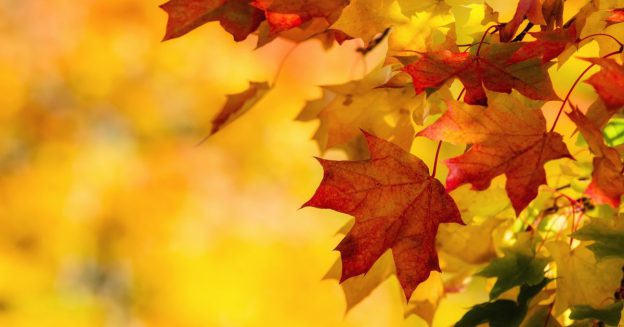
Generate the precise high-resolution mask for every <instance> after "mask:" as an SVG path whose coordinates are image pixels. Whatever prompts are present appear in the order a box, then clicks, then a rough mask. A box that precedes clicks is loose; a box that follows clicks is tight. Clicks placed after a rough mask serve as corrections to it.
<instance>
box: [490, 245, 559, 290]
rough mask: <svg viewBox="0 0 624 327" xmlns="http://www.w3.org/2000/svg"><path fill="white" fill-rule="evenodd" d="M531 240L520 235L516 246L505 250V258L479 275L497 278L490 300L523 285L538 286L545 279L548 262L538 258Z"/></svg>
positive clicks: (493, 263) (496, 260)
mask: <svg viewBox="0 0 624 327" xmlns="http://www.w3.org/2000/svg"><path fill="white" fill-rule="evenodd" d="M532 248H533V247H532V246H531V239H530V238H529V236H528V235H527V234H520V236H519V239H518V241H517V242H516V244H515V246H514V247H512V248H509V249H505V250H504V253H505V256H503V257H501V258H498V259H494V260H493V261H492V262H491V263H490V264H489V265H488V266H487V267H485V269H483V270H482V271H481V272H479V275H481V276H485V277H496V283H495V284H494V286H493V287H492V289H491V290H490V299H496V298H498V297H499V296H500V295H501V294H502V293H503V292H505V291H507V290H509V289H511V288H512V287H514V286H520V285H523V284H527V285H537V284H539V283H540V282H541V281H542V280H543V279H544V268H545V267H546V264H548V260H547V259H546V258H543V257H538V256H536V254H535V252H534V251H533V250H532Z"/></svg>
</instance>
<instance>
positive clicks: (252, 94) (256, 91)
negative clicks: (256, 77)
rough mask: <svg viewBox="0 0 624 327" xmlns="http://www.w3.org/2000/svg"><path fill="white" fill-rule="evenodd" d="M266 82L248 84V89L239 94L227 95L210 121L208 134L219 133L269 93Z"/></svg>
mask: <svg viewBox="0 0 624 327" xmlns="http://www.w3.org/2000/svg"><path fill="white" fill-rule="evenodd" d="M269 89H270V87H269V84H268V83H266V82H261V83H259V82H250V83H249V88H247V89H246V90H245V91H243V92H241V93H236V94H229V95H228V96H227V101H226V102H225V105H224V106H223V108H221V111H219V113H218V114H217V116H216V117H215V118H214V119H213V120H212V129H211V130H210V134H211V135H212V134H214V133H216V132H218V131H220V130H221V129H222V128H223V127H224V126H225V125H227V124H229V123H231V122H233V121H234V120H236V119H237V118H238V117H240V116H241V115H242V114H244V113H245V112H247V111H248V110H249V109H251V108H252V107H253V106H254V105H255V104H256V103H257V102H258V101H260V100H261V99H262V98H263V97H264V95H265V94H266V93H267V92H268V91H269Z"/></svg>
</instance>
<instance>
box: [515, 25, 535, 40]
mask: <svg viewBox="0 0 624 327" xmlns="http://www.w3.org/2000/svg"><path fill="white" fill-rule="evenodd" d="M533 26H534V25H533V23H531V22H529V23H528V24H527V26H525V27H524V29H523V30H522V32H520V34H518V35H516V37H515V38H514V39H513V40H511V42H520V41H522V39H524V37H525V36H526V35H527V33H528V32H529V31H530V30H531V28H533Z"/></svg>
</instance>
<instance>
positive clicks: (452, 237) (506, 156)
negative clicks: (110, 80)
mask: <svg viewBox="0 0 624 327" xmlns="http://www.w3.org/2000/svg"><path fill="white" fill-rule="evenodd" d="M497 3H498V2H496V1H485V2H481V1H453V0H448V1H442V0H425V1H408V0H395V1H389V0H351V1H349V0H320V1H285V0H252V1H248V0H230V1H228V0H171V1H169V2H167V3H165V4H164V5H162V8H163V9H164V10H165V11H166V12H167V13H168V15H169V21H168V23H167V28H166V34H165V40H169V39H172V38H176V37H179V36H182V35H184V34H186V33H188V32H190V31H192V30H194V29H196V28H197V27H199V26H201V25H203V24H205V23H208V22H213V21H215V22H216V21H218V22H219V23H220V24H221V26H222V27H223V28H224V29H225V30H226V31H227V32H228V33H230V34H231V35H232V36H233V38H234V40H236V41H242V40H245V39H247V38H248V37H250V35H251V34H253V35H254V36H253V37H255V38H256V39H257V46H258V47H262V46H264V45H266V44H268V43H270V42H271V41H272V40H274V39H276V38H283V39H287V40H290V41H292V42H294V43H295V44H299V43H301V42H307V41H310V40H320V41H321V42H322V43H323V45H324V46H325V47H326V48H330V47H333V46H341V45H343V44H344V43H345V42H360V46H359V47H358V49H357V51H358V52H359V53H361V55H362V56H363V57H366V56H368V55H369V54H370V53H371V52H374V51H377V50H378V49H383V51H384V56H383V58H382V60H381V62H380V64H379V65H378V66H376V67H369V68H370V69H367V72H366V74H365V76H363V77H362V78H359V79H354V80H353V81H350V82H347V83H344V84H341V85H326V86H322V92H323V95H322V97H320V98H318V99H314V100H311V101H309V102H308V103H307V104H306V105H305V107H304V108H303V109H302V111H301V114H300V115H299V117H298V119H299V120H303V121H310V120H318V121H319V128H318V130H317V132H316V134H315V135H314V138H315V140H316V141H317V142H318V145H319V148H320V150H321V152H322V153H326V151H327V150H329V149H341V150H344V151H345V153H346V155H347V156H348V157H349V160H344V161H343V160H328V159H318V160H319V162H320V164H321V166H322V169H323V178H322V180H321V182H320V185H319V186H318V188H317V190H316V192H315V193H314V195H313V196H312V198H311V199H310V200H309V201H307V202H306V203H305V204H304V205H303V206H304V207H307V206H311V207H317V208H324V209H331V210H335V211H338V212H341V213H344V214H347V215H350V216H353V217H354V222H353V224H352V225H348V226H346V227H345V228H344V229H343V231H342V232H343V233H344V234H345V236H344V238H343V239H342V241H341V242H340V243H339V244H338V246H337V247H336V250H337V251H339V252H340V257H341V259H340V262H339V263H337V267H340V268H339V270H340V271H341V273H340V275H339V278H338V279H339V281H340V282H341V283H343V284H342V285H343V289H344V291H345V294H346V296H347V300H348V305H349V307H352V306H353V305H355V304H357V302H359V301H361V300H362V299H363V298H364V297H365V296H366V295H367V294H368V293H370V292H371V291H372V289H374V288H375V287H376V286H377V285H378V284H380V283H381V282H383V281H384V280H385V279H387V278H388V277H390V276H392V275H396V276H397V278H398V281H399V283H400V285H401V287H402V289H403V291H404V294H405V298H406V299H407V300H408V302H407V304H406V314H416V315H418V316H420V317H421V318H423V319H424V320H425V321H426V322H428V323H432V321H433V319H434V316H435V312H436V308H437V305H438V304H439V302H440V301H441V299H443V298H444V297H445V296H447V295H448V294H452V293H457V292H462V291H463V290H464V289H465V288H466V287H468V285H469V284H470V283H471V279H472V278H477V277H482V278H488V279H489V280H488V283H489V284H488V285H487V288H488V289H489V297H490V298H489V301H486V302H483V303H481V304H477V303H475V305H474V306H473V307H472V308H471V309H469V310H467V312H466V313H465V315H464V316H463V317H462V318H461V319H460V320H459V321H458V322H457V325H458V326H475V325H478V324H482V323H489V324H490V325H492V326H560V325H561V324H567V325H569V324H570V323H571V322H572V321H574V324H575V326H576V325H592V324H596V323H606V324H608V325H617V324H618V322H619V321H620V316H621V311H622V307H623V302H622V293H623V291H622V287H623V285H624V281H623V274H622V271H623V270H622V268H623V266H624V216H622V215H621V214H620V203H621V202H620V199H621V196H622V195H623V194H624V176H623V173H624V165H623V164H622V161H621V156H622V153H623V151H624V148H622V146H621V144H622V143H623V142H619V143H618V144H615V143H614V141H613V140H614V139H617V138H618V136H617V135H616V136H613V137H611V136H609V135H607V134H608V133H607V132H608V130H609V129H608V128H607V127H609V126H620V127H619V128H620V129H619V131H620V132H624V130H622V129H621V126H622V124H621V123H620V122H619V119H620V118H619V115H620V109H622V107H624V65H622V60H623V59H624V57H623V56H622V54H623V44H622V42H624V29H622V26H624V24H620V23H622V22H624V18H623V17H624V14H623V12H624V8H623V7H624V2H622V1H616V0H612V1H607V0H591V1H586V2H583V3H580V5H579V6H578V7H575V8H572V7H571V5H570V4H569V3H568V2H565V1H562V0H519V1H516V2H514V4H515V5H516V7H515V10H514V11H513V12H512V15H511V16H510V17H509V18H506V19H500V18H499V16H502V14H501V13H499V12H498V9H497V8H498V7H499V6H497V5H496V4H497ZM575 4H576V3H575ZM499 5H500V3H499ZM569 6H570V7H569ZM467 11H470V14H472V15H477V16H479V17H480V18H481V19H480V20H478V21H477V23H474V22H473V23H472V25H470V24H469V23H468V22H467V21H468V19H467V18H466V17H464V16H462V15H467V16H470V14H465V13H466V12H467ZM462 13H464V14H462ZM475 13H476V14H475ZM471 28H472V30H471ZM470 31H472V33H469V32H470ZM459 39H461V40H462V42H460V41H459ZM466 40H468V41H469V42H464V41H466ZM594 41H595V42H597V44H598V47H597V51H596V49H595V50H594V53H593V56H591V55H590V56H587V55H584V56H574V54H575V52H579V51H583V50H584V49H585V48H588V47H590V46H593V45H594V43H593V42H594ZM310 42H313V41H310ZM596 52H598V53H597V54H596ZM282 59H283V58H281V59H279V60H282ZM574 60H576V61H577V62H580V63H582V64H583V65H584V67H583V69H582V70H580V71H575V75H574V76H573V77H571V78H568V79H569V82H566V85H565V91H564V92H563V93H561V92H560V91H556V90H560V89H561V87H559V86H558V85H553V81H554V80H557V81H561V80H562V79H561V78H560V77H559V76H558V74H561V72H562V71H564V70H565V69H566V67H568V65H569V62H571V61H574ZM582 84H585V85H588V86H590V87H591V88H593V90H594V91H595V93H594V94H593V97H594V100H593V102H582V103H578V102H577V100H576V99H575V90H577V89H579V88H580V87H581V86H580V85H582ZM273 86H274V85H273V82H271V81H267V82H251V83H250V86H249V88H248V89H247V90H244V91H241V92H240V93H238V94H232V95H228V98H227V103H226V104H225V106H224V107H223V108H222V110H221V111H220V112H219V114H218V115H217V117H216V118H215V119H214V120H213V122H212V123H213V126H212V130H211V132H210V134H214V133H216V132H218V131H219V130H221V129H222V128H223V127H224V126H225V125H227V124H229V123H231V122H233V121H234V120H235V119H237V118H238V117H240V116H241V115H242V114H243V113H245V112H246V111H248V110H250V109H252V107H253V106H254V104H255V103H257V102H258V101H260V100H261V99H262V97H263V96H264V95H265V94H266V93H268V92H270V91H271V88H272V87H273ZM552 104H554V106H552ZM563 113H565V115H564V114H563ZM566 117H567V118H566ZM566 119H569V121H571V122H572V123H574V124H575V125H576V126H575V129H576V130H577V131H578V133H577V132H572V133H569V134H568V135H566V134H564V133H560V132H557V130H558V127H559V126H560V125H561V124H562V123H563V121H564V120H566ZM566 123H569V122H566ZM618 124H619V125H618ZM618 133H619V132H618ZM616 134H617V133H616ZM605 136H607V138H605ZM414 138H427V139H430V140H431V142H434V143H433V144H435V148H437V150H436V152H435V159H434V160H433V162H430V163H429V167H430V168H429V167H428V165H427V164H426V163H425V162H424V161H423V160H421V159H420V158H419V157H417V156H415V155H414V154H412V153H416V152H418V151H419V150H418V149H413V148H412V144H413V141H414ZM444 147H452V148H453V149H454V150H453V154H452V155H450V156H449V157H447V158H443V159H442V158H439V157H440V156H441V155H440V154H441V153H445V152H441V148H444ZM438 161H441V162H443V163H444V165H445V166H446V168H447V169H448V174H447V176H446V179H445V185H443V184H442V182H441V181H440V180H439V178H440V176H437V175H438V174H442V176H443V174H444V173H446V172H441V170H442V169H441V168H439V167H438V166H439V165H441V163H438ZM503 176H504V178H502V177H503ZM464 185H469V186H470V188H468V187H467V186H464ZM503 185H504V186H503ZM388 250H390V252H391V254H392V259H393V260H386V259H384V258H385V256H384V253H386V252H388ZM432 272H435V273H432ZM437 272H442V274H438V273H437ZM329 275H331V274H329ZM494 279H495V280H494ZM354 299H355V300H354ZM371 314H375V313H374V312H372V313H371Z"/></svg>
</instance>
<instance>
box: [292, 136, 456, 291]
mask: <svg viewBox="0 0 624 327" xmlns="http://www.w3.org/2000/svg"><path fill="white" fill-rule="evenodd" d="M364 136H365V137H366V141H367V143H368V148H369V151H370V156H371V158H370V159H369V160H365V161H332V160H324V159H319V162H320V163H321V165H322V166H323V169H324V175H323V180H322V181H321V184H320V185H319V187H318V189H317V190H316V193H315V194H314V196H312V198H311V199H310V200H309V201H308V202H306V203H305V204H304V205H303V206H304V207H306V206H312V207H317V208H325V209H333V210H336V211H339V212H342V213H346V214H349V215H352V216H354V217H355V224H354V225H353V228H352V229H351V230H350V231H349V233H348V234H347V235H346V236H345V238H344V239H343V240H342V241H341V242H340V244H338V246H337V248H336V249H337V250H338V251H340V254H341V257H342V276H341V281H344V280H346V279H348V278H350V277H353V276H356V275H360V274H362V273H365V272H367V271H368V270H369V269H370V268H371V267H372V265H373V264H374V263H375V261H376V260H377V259H378V258H379V257H380V256H381V255H382V254H383V253H384V252H385V251H386V250H388V249H392V254H393V257H394V262H395V265H396V272H397V276H398V278H399V282H400V283H401V286H402V287H403V291H404V292H405V297H406V298H408V299H409V297H410V296H411V294H412V292H413V291H414V290H415V289H416V287H417V286H418V284H420V283H421V282H423V281H425V280H427V278H428V276H429V273H430V272H431V271H433V270H435V271H440V266H439V263H438V255H437V252H436V248H435V237H436V233H437V231H438V225H440V224H441V223H458V224H463V222H462V220H461V216H460V213H459V210H458V209H457V205H456V204H455V202H454V201H453V199H452V198H451V197H450V195H448V193H447V192H446V190H445V189H444V186H443V185H442V184H441V183H440V182H439V181H438V180H437V179H435V178H433V177H431V176H430V175H429V169H428V168H427V166H426V165H425V163H423V162H422V160H420V159H419V158H417V157H415V156H413V155H411V154H410V153H408V152H406V151H404V150H402V149H401V148H400V147H398V146H397V145H394V144H392V143H390V142H388V141H385V140H383V139H380V138H377V137H375V136H373V135H371V134H368V133H366V132H365V133H364Z"/></svg>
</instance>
